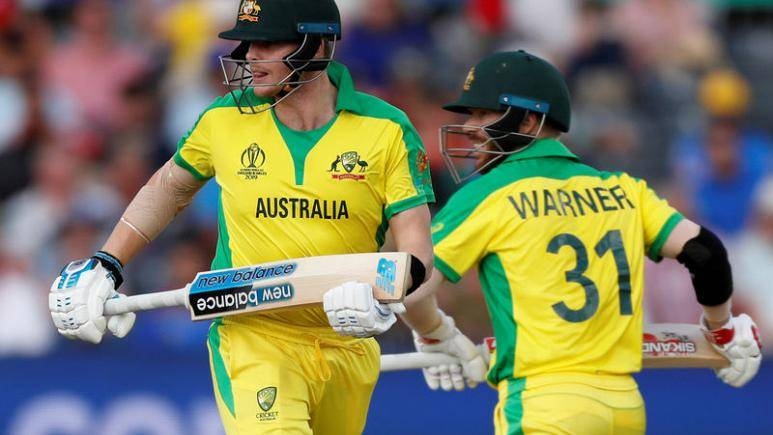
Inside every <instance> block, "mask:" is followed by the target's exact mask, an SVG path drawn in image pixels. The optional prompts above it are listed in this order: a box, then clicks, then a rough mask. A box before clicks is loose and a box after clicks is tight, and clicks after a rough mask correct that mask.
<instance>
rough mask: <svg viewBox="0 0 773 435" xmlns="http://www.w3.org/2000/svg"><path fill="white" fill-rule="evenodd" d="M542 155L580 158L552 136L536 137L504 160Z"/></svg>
mask: <svg viewBox="0 0 773 435" xmlns="http://www.w3.org/2000/svg"><path fill="white" fill-rule="evenodd" d="M542 157H563V158H566V159H572V160H577V161H579V160H580V158H579V157H577V156H576V155H574V153H572V152H571V151H569V149H568V148H567V147H566V146H564V144H562V143H561V142H559V141H558V140H556V139H553V138H545V139H537V140H536V141H534V143H532V144H531V145H529V146H527V147H526V148H525V149H524V150H523V151H519V152H516V153H513V154H510V155H509V156H507V158H506V159H505V161H504V162H502V163H508V162H516V161H519V160H526V159H538V158H542Z"/></svg>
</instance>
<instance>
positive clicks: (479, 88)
mask: <svg viewBox="0 0 773 435" xmlns="http://www.w3.org/2000/svg"><path fill="white" fill-rule="evenodd" d="M443 108H444V109H445V110H448V111H451V112H456V113H464V114H470V113H472V112H471V111H472V110H473V109H487V110H493V111H498V112H502V116H501V117H500V118H499V119H498V120H497V121H495V122H493V123H491V124H488V125H484V126H481V127H471V126H468V125H444V126H443V127H441V129H440V151H441V154H442V155H443V157H444V159H445V161H446V165H447V166H448V167H449V169H450V170H451V175H452V177H453V178H454V180H455V181H456V182H457V183H459V182H461V181H463V180H465V179H467V178H470V177H471V176H473V175H475V174H477V173H485V172H487V171H488V170H490V169H491V168H492V167H493V166H494V165H495V164H496V163H497V162H498V161H501V159H502V158H504V156H507V155H510V154H513V153H516V152H518V151H521V150H523V149H525V148H526V147H527V146H529V145H530V144H531V143H533V142H534V140H535V139H536V138H537V136H538V135H539V133H540V131H541V130H542V128H543V126H544V124H545V122H548V123H549V124H551V125H552V126H554V127H555V128H557V129H558V130H560V131H563V132H567V131H569V125H570V121H571V98H570V96H569V88H568V87H567V85H566V81H565V80H564V77H563V75H562V74H561V73H560V72H559V71H558V69H556V67H554V66H553V65H551V64H550V63H548V62H547V61H545V60H543V59H541V58H539V57H537V56H535V55H533V54H530V53H527V52H525V51H523V50H518V51H508V52H499V53H495V54H492V55H490V56H488V57H486V58H484V59H483V60H481V61H480V62H478V64H476V65H475V66H474V67H472V68H471V69H470V71H469V73H468V74H467V78H466V80H465V82H464V85H463V87H462V94H461V96H460V97H459V99H458V100H456V101H454V102H453V103H450V104H446V105H444V106H443ZM531 113H533V114H537V115H539V116H540V126H539V129H538V131H537V133H536V134H534V135H530V134H524V133H519V127H520V125H521V122H522V121H523V120H524V119H525V118H526V116H528V115H529V114H531ZM475 128H479V129H481V130H483V131H484V132H485V136H486V137H488V140H486V141H485V142H483V143H468V144H467V145H466V146H457V145H456V144H454V143H453V142H456V141H455V140H454V137H455V136H454V135H456V136H457V138H458V137H461V138H467V140H468V142H469V138H470V137H471V134H470V133H471V129H475ZM480 153H485V154H490V155H491V158H490V159H489V160H488V161H487V162H486V164H485V166H483V167H476V168H474V170H472V171H471V173H469V174H467V175H466V176H461V175H460V174H461V172H460V169H463V166H462V167H458V166H457V165H455V164H454V161H455V160H454V159H460V158H461V159H476V158H477V157H478V156H479V154H480ZM467 166H469V165H467ZM468 172H469V171H468Z"/></svg>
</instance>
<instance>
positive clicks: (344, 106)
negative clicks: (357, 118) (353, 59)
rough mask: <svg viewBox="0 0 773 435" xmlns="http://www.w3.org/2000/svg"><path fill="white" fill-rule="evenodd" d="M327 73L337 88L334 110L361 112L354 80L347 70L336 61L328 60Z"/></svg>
mask: <svg viewBox="0 0 773 435" xmlns="http://www.w3.org/2000/svg"><path fill="white" fill-rule="evenodd" d="M327 75H328V77H329V78H330V81H331V82H333V85H335V87H337V88H338V99H337V100H336V112H340V111H342V110H346V111H349V112H353V113H361V112H362V107H361V106H360V102H359V101H357V98H356V91H355V90H354V82H353V81H352V76H351V75H350V74H349V70H348V69H346V67H345V66H344V65H343V64H341V63H338V62H335V61H333V62H330V64H329V65H328V67H327Z"/></svg>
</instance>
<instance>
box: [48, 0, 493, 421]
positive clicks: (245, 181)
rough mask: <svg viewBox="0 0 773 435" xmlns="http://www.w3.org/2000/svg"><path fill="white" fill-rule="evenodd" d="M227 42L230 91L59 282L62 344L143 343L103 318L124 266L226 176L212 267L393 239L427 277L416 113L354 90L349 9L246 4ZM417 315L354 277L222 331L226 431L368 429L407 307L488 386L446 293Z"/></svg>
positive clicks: (215, 366)
mask: <svg viewBox="0 0 773 435" xmlns="http://www.w3.org/2000/svg"><path fill="white" fill-rule="evenodd" d="M220 37H221V38H223V39H227V40H233V41H237V42H238V45H237V46H236V48H235V49H234V51H233V52H232V53H231V54H230V55H228V56H224V57H222V58H221V62H222V65H223V70H224V73H225V82H226V85H227V86H228V88H229V92H228V93H227V94H226V95H225V96H223V97H221V98H218V99H216V100H215V101H214V102H213V103H212V104H211V105H210V106H209V107H207V108H206V109H205V110H204V111H203V112H202V113H201V115H200V117H199V119H198V121H197V122H196V123H195V124H194V125H193V127H192V128H191V129H190V131H189V132H188V133H187V134H186V135H185V136H184V137H183V138H182V139H180V141H179V143H178V146H177V151H176V153H175V154H174V156H173V157H172V158H171V159H170V160H169V161H168V162H166V164H164V165H163V167H161V168H160V169H159V170H158V171H157V172H156V173H155V174H154V175H153V176H152V177H151V179H150V180H149V181H148V182H147V184H146V185H145V186H144V187H142V188H141V189H140V191H139V192H138V193H137V195H136V196H135V198H134V199H133V201H132V202H131V203H130V204H129V206H128V208H127V209H126V211H125V213H124V214H123V216H122V217H121V219H120V221H119V222H118V223H117V225H116V227H115V229H114V230H113V232H112V234H111V235H110V237H109V238H108V240H107V241H106V242H105V244H104V245H103V247H102V249H101V250H100V251H99V252H97V253H96V254H94V256H93V257H91V258H88V259H84V260H78V261H74V262H72V263H70V264H68V265H67V266H65V268H64V269H63V270H62V272H61V274H60V276H59V277H57V278H56V280H55V281H54V284H53V286H52V287H51V295H50V304H49V305H50V310H51V315H52V318H53V320H54V324H55V325H56V327H57V329H58V331H59V332H60V333H61V334H63V335H65V336H67V337H70V338H78V339H82V340H86V341H89V342H93V343H98V342H100V340H101V339H102V336H103V335H104V334H105V332H106V330H109V331H110V332H111V333H112V334H114V335H115V336H118V337H123V336H125V335H126V334H127V333H128V332H129V330H130V329H131V327H132V325H133V323H134V314H124V315H117V316H104V315H103V307H104V304H105V301H106V300H107V299H110V298H115V297H121V295H120V294H119V293H117V291H116V290H117V289H118V287H119V286H120V285H121V282H122V280H123V277H122V270H123V266H124V265H125V264H126V263H127V262H129V261H130V260H131V259H132V258H133V257H134V256H135V255H136V254H137V253H138V252H140V251H141V250H142V249H143V248H144V247H145V246H147V245H148V244H149V243H151V242H152V241H153V240H154V239H155V238H156V237H157V236H158V234H159V233H160V232H161V231H162V230H163V229H164V228H165V227H166V226H167V225H168V224H169V223H170V222H171V221H172V219H173V218H174V217H175V215H176V214H177V213H179V212H180V211H181V210H182V209H183V208H185V207H186V206H187V205H188V204H189V203H190V201H191V199H192V197H193V196H194V194H195V193H196V192H197V191H198V190H199V189H200V188H201V187H202V186H203V185H204V184H205V183H206V182H208V181H209V180H212V179H214V181H215V182H216V183H217V184H218V186H219V187H220V197H219V203H218V206H217V207H218V208H217V213H218V218H219V219H218V228H219V239H218V243H217V249H216V252H215V254H214V259H213V261H212V269H222V268H232V267H241V266H247V265H251V264H254V263H262V262H268V261H276V260H283V259H292V258H299V257H306V256H319V255H327V254H346V253H360V252H375V251H377V250H378V249H379V248H380V247H381V245H382V243H383V242H384V234H385V232H386V230H387V229H390V230H391V233H392V234H393V237H394V240H395V244H396V247H397V250H399V251H405V252H408V253H410V254H412V255H413V261H412V265H413V267H412V268H411V281H412V286H413V287H414V288H415V287H418V286H419V285H420V284H421V283H423V282H424V281H425V280H426V278H428V277H429V275H430V273H431V271H432V244H431V239H430V231H429V222H430V215H429V210H428V207H427V203H428V202H431V201H433V200H434V194H433V191H432V186H431V181H430V174H429V172H428V168H427V165H426V155H425V151H424V148H423V145H422V143H421V140H420V138H419V137H418V135H417V133H416V131H415V129H414V128H413V126H412V125H411V123H410V122H409V120H408V119H407V117H406V116H405V114H404V113H403V112H402V111H400V110H398V109H397V108H395V107H393V106H390V105H389V104H387V103H385V102H384V101H382V100H379V99H378V98H376V97H373V96H370V95H367V94H363V93H360V92H358V91H356V90H355V88H354V86H353V83H352V79H351V77H350V75H349V72H348V71H347V69H346V68H345V67H344V66H343V65H341V64H340V63H337V62H335V61H333V55H334V53H335V46H336V43H337V41H338V40H339V39H340V38H341V19H340V16H339V11H338V8H337V6H336V4H335V2H334V1H333V0H265V1H247V0H244V1H241V2H240V4H239V5H238V9H237V15H236V23H235V26H234V27H233V28H232V29H230V30H227V31H224V32H222V33H220ZM340 267H341V268H342V269H344V270H345V269H346V264H341V265H340ZM405 305H406V306H402V304H400V305H397V306H395V305H393V306H391V307H390V306H387V305H382V304H380V303H378V301H375V300H374V298H373V293H372V289H371V287H370V285H369V284H366V283H361V282H354V281H353V282H347V283H345V284H343V285H341V286H338V287H335V288H333V289H330V291H328V292H327V293H326V294H325V297H324V304H323V305H322V306H312V307H308V306H307V307H296V308H289V309H285V310H279V311H271V312H261V313H258V314H251V315H242V316H232V317H227V318H220V319H218V320H216V321H215V322H214V323H213V324H212V326H211V328H210V332H209V337H208V340H207V341H208V348H209V354H210V367H211V371H212V381H213V384H214V393H215V397H216V401H217V405H218V409H219V412H220V416H221V418H222V421H223V425H224V427H225V430H226V432H227V433H228V434H312V433H313V434H331V435H332V434H335V435H340V434H359V433H361V432H362V431H363V428H364V426H365V419H366V416H367V411H368V404H369V401H370V397H371V393H372V392H373V388H374V385H375V383H376V379H377V377H378V373H379V348H378V344H377V342H376V341H375V339H373V338H372V336H373V335H375V334H379V333H382V332H384V331H385V330H387V329H388V328H389V327H390V326H391V325H392V324H393V323H394V322H395V321H396V318H395V314H396V313H395V311H393V309H394V310H396V311H397V312H398V313H400V312H402V311H404V310H405V309H406V308H407V311H406V312H405V314H404V318H405V319H406V320H407V321H408V322H410V324H411V325H412V326H413V328H414V329H415V330H416V333H417V335H418V336H421V337H424V338H425V339H426V340H428V341H431V342H432V343H433V344H434V346H435V348H436V349H437V350H438V351H440V352H445V353H448V354H449V355H454V356H457V357H459V358H461V359H462V360H463V361H465V363H464V369H463V370H464V371H463V373H456V374H454V376H455V379H461V378H462V376H464V377H465V378H466V379H471V380H472V382H475V381H476V380H478V381H479V380H482V379H483V378H484V375H485V364H484V363H483V360H482V358H481V357H480V356H479V355H478V354H477V352H476V348H475V346H474V345H473V343H472V342H470V340H469V339H467V338H466V337H465V336H463V335H462V334H461V333H460V332H459V330H458V329H456V328H455V327H454V326H453V320H452V319H451V318H450V317H448V316H445V315H443V314H442V313H441V312H439V311H438V310H437V305H436V302H435V300H434V295H432V294H429V293H427V292H426V291H421V290H420V291H417V292H416V293H415V294H413V295H411V296H410V297H409V299H407V300H406V304H405ZM446 378H449V379H450V374H447V375H446Z"/></svg>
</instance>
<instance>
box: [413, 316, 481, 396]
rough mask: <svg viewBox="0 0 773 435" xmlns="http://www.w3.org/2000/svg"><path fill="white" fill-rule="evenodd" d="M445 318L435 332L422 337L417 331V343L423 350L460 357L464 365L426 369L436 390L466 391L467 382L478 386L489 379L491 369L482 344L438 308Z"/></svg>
mask: <svg viewBox="0 0 773 435" xmlns="http://www.w3.org/2000/svg"><path fill="white" fill-rule="evenodd" d="M438 313H439V314H440V316H441V318H442V319H443V320H442V322H441V323H440V326H438V327H437V328H436V329H435V330H434V331H432V332H430V333H428V334H424V335H423V336H419V334H418V333H416V331H413V342H414V344H415V345H416V350H418V351H419V352H440V353H445V354H446V355H451V356H455V357H457V358H459V359H460V360H461V362H462V363H461V364H451V365H440V366H434V367H429V368H426V369H423V370H422V371H423V372H424V380H425V381H426V382H427V385H428V386H429V388H430V389H432V390H437V389H438V388H442V389H443V390H445V391H451V390H452V389H454V390H456V391H462V390H464V388H465V384H466V386H467V387H469V388H475V386H477V385H478V383H479V382H483V381H485V380H486V372H487V371H488V368H487V366H486V362H485V361H484V360H483V357H482V356H481V353H480V351H479V350H478V347H477V346H476V345H475V343H473V342H472V341H471V340H470V339H469V338H467V336H465V335H464V334H462V332H461V331H459V329H458V328H457V327H456V325H455V323H454V319H453V318H451V317H450V316H448V315H446V314H445V313H444V312H443V311H441V310H438Z"/></svg>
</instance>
